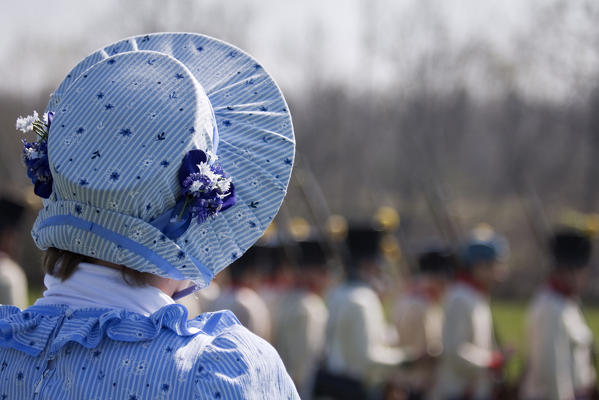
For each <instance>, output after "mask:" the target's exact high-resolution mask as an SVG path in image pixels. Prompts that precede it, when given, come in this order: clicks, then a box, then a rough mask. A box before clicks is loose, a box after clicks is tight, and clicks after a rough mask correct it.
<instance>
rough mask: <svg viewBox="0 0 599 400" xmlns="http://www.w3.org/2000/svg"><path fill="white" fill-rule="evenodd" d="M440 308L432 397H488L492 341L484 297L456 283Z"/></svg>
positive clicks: (488, 313) (471, 288) (491, 380)
mask: <svg viewBox="0 0 599 400" xmlns="http://www.w3.org/2000/svg"><path fill="white" fill-rule="evenodd" d="M443 309H444V315H445V322H444V324H443V336H442V344H443V354H442V356H441V362H440V365H439V368H438V370H437V385H436V388H435V395H434V396H433V398H435V399H448V398H454V397H460V396H465V395H470V396H471V398H473V399H488V398H490V396H491V393H492V388H493V387H492V385H493V377H492V374H491V371H490V370H489V368H488V367H489V365H490V364H491V362H492V360H493V354H494V350H495V339H494V335H493V321H492V318H491V308H490V307H489V301H488V298H487V296H486V295H485V294H484V293H482V292H481V291H479V290H478V289H476V288H474V287H473V286H471V285H469V284H467V283H463V282H456V283H454V284H453V285H451V286H450V288H449V289H448V291H447V294H446V295H445V300H444V307H443Z"/></svg>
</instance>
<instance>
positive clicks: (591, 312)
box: [491, 301, 599, 382]
mask: <svg viewBox="0 0 599 400" xmlns="http://www.w3.org/2000/svg"><path fill="white" fill-rule="evenodd" d="M491 308H492V311H493V320H494V323H495V329H496V332H497V336H498V339H499V340H500V342H501V345H502V346H504V347H511V348H513V349H514V350H515V353H514V355H513V357H512V358H511V360H510V361H509V364H508V365H507V369H506V374H507V378H508V380H510V381H511V382H515V381H516V380H517V379H518V378H519V377H520V376H521V374H522V372H523V371H524V368H525V357H526V339H525V338H526V332H525V323H526V308H527V304H525V303H521V302H509V301H494V302H493V304H492V306H491ZM583 313H584V315H585V318H586V320H587V323H588V324H589V326H590V328H591V330H592V331H593V334H594V336H595V338H599V307H598V306H583ZM597 367H598V366H597V365H595V368H597Z"/></svg>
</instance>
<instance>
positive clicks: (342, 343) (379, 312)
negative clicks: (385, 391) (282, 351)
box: [315, 227, 408, 399]
mask: <svg viewBox="0 0 599 400" xmlns="http://www.w3.org/2000/svg"><path fill="white" fill-rule="evenodd" d="M380 238H381V234H380V232H378V231H375V230H373V229H371V228H367V227H364V228H356V227H354V228H350V229H349V231H348V233H347V246H348V250H349V255H350V259H349V260H348V261H347V267H348V272H347V282H345V283H344V284H341V285H340V286H339V287H337V288H335V289H333V290H332V292H331V294H330V295H329V298H328V306H329V321H328V323H327V330H326V339H325V363H324V368H323V369H322V370H321V373H319V376H318V378H317V384H316V388H315V391H316V394H318V395H327V397H328V398H335V399H364V398H367V393H368V392H372V391H373V389H374V388H375V387H376V386H377V384H379V383H382V382H383V381H384V380H386V379H387V378H388V377H389V375H390V373H391V372H392V371H393V369H394V368H395V367H397V366H399V365H400V364H401V363H402V362H404V361H406V360H407V359H408V357H407V355H406V353H405V352H404V351H402V350H400V349H398V348H395V347H391V346H389V344H388V342H387V340H386V339H387V338H386V333H387V329H388V327H387V324H386V321H385V317H384V314H383V307H382V305H381V301H380V300H379V297H378V295H377V293H376V292H375V291H374V290H373V288H372V286H371V282H372V281H376V280H378V279H380V275H381V270H380V252H379V248H380Z"/></svg>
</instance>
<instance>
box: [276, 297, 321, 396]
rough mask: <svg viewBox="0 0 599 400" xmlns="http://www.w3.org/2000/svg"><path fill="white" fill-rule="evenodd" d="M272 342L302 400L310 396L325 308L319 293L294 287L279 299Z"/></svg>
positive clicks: (318, 355) (319, 357)
mask: <svg viewBox="0 0 599 400" xmlns="http://www.w3.org/2000/svg"><path fill="white" fill-rule="evenodd" d="M277 311H278V316H277V318H276V319H275V320H276V321H277V326H276V329H275V330H274V331H275V332H276V334H275V337H274V342H273V345H274V347H275V349H277V351H278V352H279V355H280V356H281V358H282V359H283V363H284V364H285V367H286V368H287V372H288V373H289V375H291V378H292V379H293V381H294V382H295V385H296V387H297V389H298V391H299V393H300V396H301V398H302V399H304V400H309V399H310V398H311V393H312V388H313V384H314V377H315V376H314V374H315V372H316V370H317V368H318V363H319V362H320V360H321V357H322V354H323V347H324V336H325V329H326V324H327V318H328V315H329V313H328V311H327V308H326V306H325V304H324V301H323V300H322V299H321V298H320V296H318V295H316V294H314V293H311V292H308V291H306V290H301V289H295V290H292V291H290V292H288V294H287V296H285V297H284V298H282V299H281V301H280V303H279V307H278V308H277Z"/></svg>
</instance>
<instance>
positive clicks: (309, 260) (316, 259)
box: [298, 240, 328, 268]
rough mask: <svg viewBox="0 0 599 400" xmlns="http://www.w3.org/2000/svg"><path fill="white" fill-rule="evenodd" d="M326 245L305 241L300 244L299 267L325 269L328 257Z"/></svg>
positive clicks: (316, 241) (314, 241)
mask: <svg viewBox="0 0 599 400" xmlns="http://www.w3.org/2000/svg"><path fill="white" fill-rule="evenodd" d="M324 246H325V245H324V243H322V242H320V241H318V240H304V241H301V242H299V243H298V250H299V252H298V267H300V268H306V267H310V268H313V267H323V268H324V266H325V265H326V264H327V260H328V256H327V251H326V250H325V247H324Z"/></svg>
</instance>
